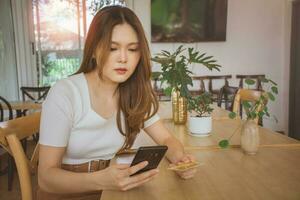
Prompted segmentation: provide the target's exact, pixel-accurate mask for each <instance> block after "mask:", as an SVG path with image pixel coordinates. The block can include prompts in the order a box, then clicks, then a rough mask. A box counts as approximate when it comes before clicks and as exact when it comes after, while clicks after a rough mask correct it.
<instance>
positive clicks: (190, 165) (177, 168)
mask: <svg viewBox="0 0 300 200" xmlns="http://www.w3.org/2000/svg"><path fill="white" fill-rule="evenodd" d="M199 166H200V164H199V163H198V162H189V163H179V164H177V165H174V166H172V167H169V168H168V169H169V170H173V171H185V170H188V169H193V168H196V167H199Z"/></svg>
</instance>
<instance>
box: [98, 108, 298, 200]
mask: <svg viewBox="0 0 300 200" xmlns="http://www.w3.org/2000/svg"><path fill="white" fill-rule="evenodd" d="M164 109H165V110H164ZM166 111H167V109H166V107H165V105H163V106H161V110H160V112H161V113H162V115H163V117H162V118H169V117H166V115H168V114H166V113H167V112H166ZM168 116H169V115H168ZM226 117H227V114H226V112H225V111H223V110H220V109H218V108H217V109H216V110H215V111H214V114H213V119H214V120H213V130H212V135H211V136H208V137H205V138H198V137H193V136H191V135H189V134H188V133H189V132H188V129H187V127H186V126H184V125H174V124H173V122H171V121H170V120H169V119H167V120H165V121H164V123H165V124H166V126H167V127H168V128H169V129H170V130H171V131H172V132H173V134H174V136H175V137H177V138H178V139H179V140H180V141H181V142H182V143H183V144H184V146H185V149H186V151H187V152H189V153H191V154H193V155H195V156H196V157H197V159H198V161H199V162H200V164H201V166H200V167H199V169H198V172H197V174H196V176H195V177H194V178H193V179H190V180H182V179H180V178H179V177H178V176H177V175H176V174H175V173H174V172H172V171H169V170H167V166H168V162H167V161H166V160H164V161H163V162H162V163H161V165H160V167H159V168H160V173H159V175H158V176H157V177H156V178H155V179H154V180H152V181H151V182H149V183H146V184H144V185H143V186H141V187H138V188H135V189H132V190H130V191H126V192H121V191H109V190H107V191H103V193H102V198H101V200H123V199H124V200H125V199H126V200H127V199H130V200H138V199H143V200H161V199H163V200H168V199H172V200H177V199H178V200H185V199H188V200H198V199H201V200H205V199H217V200H219V199H243V200H244V199H246V200H247V199H262V200H266V199H267V200H268V199H272V200H273V199H275V200H276V199H278V200H279V199H280V200H282V199H295V200H296V199H297V200H299V199H300V142H299V141H297V140H294V139H292V138H289V137H287V136H284V135H281V134H278V133H275V132H273V131H271V130H268V129H265V128H260V139H261V148H260V149H259V152H258V153H257V155H255V156H249V155H245V154H244V153H243V152H242V150H241V149H240V148H229V149H225V150H224V149H219V148H217V143H218V141H219V140H220V139H223V138H224V137H227V136H228V135H231V134H232V131H233V130H234V129H236V127H237V126H238V125H239V124H240V123H241V121H240V120H231V119H228V118H226ZM239 139H240V135H239V132H237V133H236V134H235V136H234V137H233V138H232V140H231V143H232V144H234V145H237V146H236V147H238V145H239V144H240V142H239ZM150 144H152V141H151V140H150V139H149V138H148V137H146V136H145V135H141V136H140V137H139V138H138V141H137V142H136V144H135V145H136V146H140V145H150Z"/></svg>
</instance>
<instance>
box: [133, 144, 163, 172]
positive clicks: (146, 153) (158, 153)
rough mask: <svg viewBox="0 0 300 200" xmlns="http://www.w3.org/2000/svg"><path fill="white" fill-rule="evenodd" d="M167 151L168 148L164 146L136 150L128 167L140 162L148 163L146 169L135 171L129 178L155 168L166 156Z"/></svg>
mask: <svg viewBox="0 0 300 200" xmlns="http://www.w3.org/2000/svg"><path fill="white" fill-rule="evenodd" d="M167 150H168V147H167V146H165V145H162V146H146V147H140V148H138V151H137V153H136V154H135V157H134V158H133V160H132V163H131V165H130V167H131V166H133V165H136V164H138V163H140V162H143V161H148V165H147V166H146V167H144V168H143V169H141V170H139V171H137V172H136V173H134V174H132V175H131V176H134V175H136V174H140V173H143V172H145V171H148V170H151V169H155V168H157V167H158V165H159V163H160V161H161V160H162V158H163V157H164V155H165V154H166V152H167Z"/></svg>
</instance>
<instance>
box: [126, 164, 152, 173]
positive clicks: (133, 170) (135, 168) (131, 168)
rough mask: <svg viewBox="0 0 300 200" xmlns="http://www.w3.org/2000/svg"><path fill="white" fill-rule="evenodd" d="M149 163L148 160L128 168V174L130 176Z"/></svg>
mask: <svg viewBox="0 0 300 200" xmlns="http://www.w3.org/2000/svg"><path fill="white" fill-rule="evenodd" d="M147 165H148V161H143V162H140V163H138V164H136V165H134V166H132V167H130V168H128V170H127V175H128V176H130V175H132V174H134V173H136V172H137V171H139V170H141V169H143V168H144V167H146V166H147Z"/></svg>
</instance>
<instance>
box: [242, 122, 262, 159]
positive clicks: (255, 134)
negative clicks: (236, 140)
mask: <svg viewBox="0 0 300 200" xmlns="http://www.w3.org/2000/svg"><path fill="white" fill-rule="evenodd" d="M258 147H259V129H258V126H257V124H256V123H255V121H254V120H247V121H246V122H244V124H243V125H242V130H241V148H242V149H243V151H244V152H245V153H246V154H249V155H255V154H256V153H257V151H258Z"/></svg>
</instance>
